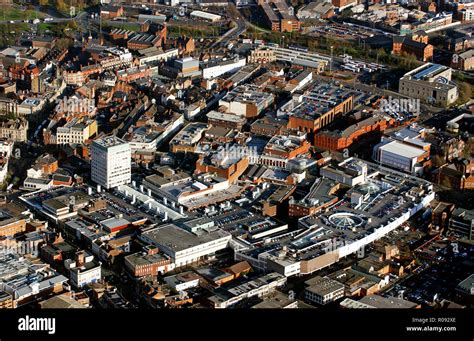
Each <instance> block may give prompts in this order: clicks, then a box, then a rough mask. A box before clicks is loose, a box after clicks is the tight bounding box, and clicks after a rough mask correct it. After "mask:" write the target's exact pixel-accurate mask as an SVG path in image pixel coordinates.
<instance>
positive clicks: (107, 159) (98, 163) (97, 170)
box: [91, 136, 131, 188]
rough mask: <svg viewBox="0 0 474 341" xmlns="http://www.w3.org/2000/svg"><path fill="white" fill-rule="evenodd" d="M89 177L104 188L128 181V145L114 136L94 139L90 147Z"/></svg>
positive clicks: (129, 158)
mask: <svg viewBox="0 0 474 341" xmlns="http://www.w3.org/2000/svg"><path fill="white" fill-rule="evenodd" d="M91 177H92V181H94V182H96V183H97V184H99V185H101V186H103V187H105V188H113V187H116V186H118V185H122V184H127V183H129V182H130V180H131V150H130V145H129V144H128V143H126V142H125V141H123V140H121V139H119V138H117V137H115V136H111V137H105V138H102V139H100V140H95V141H94V142H93V143H92V147H91Z"/></svg>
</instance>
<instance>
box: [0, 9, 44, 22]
mask: <svg viewBox="0 0 474 341" xmlns="http://www.w3.org/2000/svg"><path fill="white" fill-rule="evenodd" d="M45 17H46V14H45V13H43V12H37V11H34V10H31V9H27V10H22V9H19V8H12V7H6V6H1V7H0V20H25V19H36V18H38V19H41V18H45Z"/></svg>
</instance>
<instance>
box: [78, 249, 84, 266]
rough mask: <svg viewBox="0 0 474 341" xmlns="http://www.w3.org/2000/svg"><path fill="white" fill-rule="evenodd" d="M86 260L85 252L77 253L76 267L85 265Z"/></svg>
mask: <svg viewBox="0 0 474 341" xmlns="http://www.w3.org/2000/svg"><path fill="white" fill-rule="evenodd" d="M85 259H86V255H85V254H84V252H78V253H76V266H77V267H80V266H82V265H84V262H85Z"/></svg>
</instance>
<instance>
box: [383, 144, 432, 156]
mask: <svg viewBox="0 0 474 341" xmlns="http://www.w3.org/2000/svg"><path fill="white" fill-rule="evenodd" d="M380 149H381V150H383V151H385V152H389V153H393V154H397V155H401V156H404V157H407V158H414V157H419V156H421V155H423V154H424V153H425V151H424V150H423V149H421V148H415V147H412V146H410V145H407V144H405V143H401V142H398V141H392V142H389V143H387V144H385V145H383V146H381V147H380Z"/></svg>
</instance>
